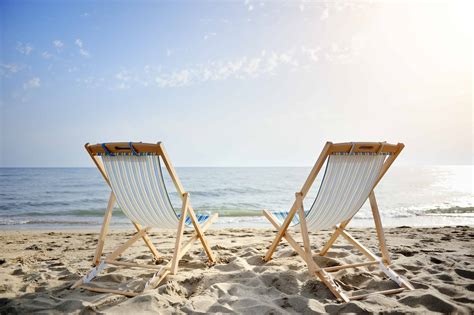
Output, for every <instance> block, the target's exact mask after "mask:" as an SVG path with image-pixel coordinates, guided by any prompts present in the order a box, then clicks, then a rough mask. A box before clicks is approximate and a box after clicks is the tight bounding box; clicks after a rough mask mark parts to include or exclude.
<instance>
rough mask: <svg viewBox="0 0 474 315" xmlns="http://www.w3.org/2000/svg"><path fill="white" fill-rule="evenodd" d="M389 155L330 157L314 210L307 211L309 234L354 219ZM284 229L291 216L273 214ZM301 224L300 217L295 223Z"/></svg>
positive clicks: (296, 216) (294, 219) (293, 221)
mask: <svg viewBox="0 0 474 315" xmlns="http://www.w3.org/2000/svg"><path fill="white" fill-rule="evenodd" d="M386 156H387V154H386V153H383V154H377V153H370V154H369V153H352V154H332V155H330V156H329V158H328V161H327V165H326V171H325V174H324V178H323V180H322V183H321V186H320V188H319V192H318V195H317V197H316V199H315V201H314V203H313V205H312V206H311V208H310V210H308V211H305V217H306V222H307V223H306V224H307V227H308V230H309V231H319V230H324V229H330V228H332V227H334V226H335V225H336V224H338V223H340V222H343V221H345V220H348V219H350V218H352V216H354V215H355V214H356V213H357V211H359V209H360V208H361V207H362V205H363V204H364V202H365V201H366V200H367V198H368V196H369V194H370V192H371V191H372V189H373V187H374V185H375V183H376V181H377V179H378V177H379V175H380V172H381V169H382V166H383V163H384V161H385V158H386ZM272 214H273V215H274V216H275V218H276V219H277V220H278V221H279V224H280V225H281V224H282V223H283V221H284V220H285V219H286V217H287V216H288V212H285V211H276V212H272ZM292 224H293V225H295V226H296V225H298V224H299V217H298V215H295V216H294V217H293V219H292Z"/></svg>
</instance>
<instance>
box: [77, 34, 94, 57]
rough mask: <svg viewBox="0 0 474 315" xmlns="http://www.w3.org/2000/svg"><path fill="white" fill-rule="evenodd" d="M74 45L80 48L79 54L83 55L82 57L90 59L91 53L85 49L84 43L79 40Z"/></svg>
mask: <svg viewBox="0 0 474 315" xmlns="http://www.w3.org/2000/svg"><path fill="white" fill-rule="evenodd" d="M74 43H75V44H76V46H77V47H79V54H81V56H83V57H90V53H89V51H87V50H86V49H84V43H83V42H82V40H80V39H79V38H78V39H76V41H75V42H74Z"/></svg>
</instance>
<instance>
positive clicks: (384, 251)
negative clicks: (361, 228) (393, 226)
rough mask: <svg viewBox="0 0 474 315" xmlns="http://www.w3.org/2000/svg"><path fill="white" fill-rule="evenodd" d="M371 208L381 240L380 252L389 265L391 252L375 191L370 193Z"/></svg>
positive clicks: (378, 236)
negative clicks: (389, 251) (386, 240)
mask: <svg viewBox="0 0 474 315" xmlns="http://www.w3.org/2000/svg"><path fill="white" fill-rule="evenodd" d="M369 201H370V208H371V209H372V215H373V217H374V223H375V229H376V231H377V238H378V240H379V246H380V252H381V253H382V257H383V260H384V262H385V263H386V264H387V265H389V264H390V263H391V261H390V254H389V253H388V249H387V244H386V242H385V234H384V231H383V227H382V220H381V218H380V213H379V208H378V206H377V200H376V199H375V193H374V191H372V192H371V193H370V195H369Z"/></svg>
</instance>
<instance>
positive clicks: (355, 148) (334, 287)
mask: <svg viewBox="0 0 474 315" xmlns="http://www.w3.org/2000/svg"><path fill="white" fill-rule="evenodd" d="M403 148H404V145H403V144H402V143H398V144H388V143H385V142H352V143H335V144H333V143H332V142H327V143H326V145H325V146H324V148H323V150H322V152H321V154H320V156H319V158H318V160H317V161H316V163H315V165H314V166H313V168H312V170H311V172H310V174H309V176H308V178H307V179H306V181H305V183H304V184H303V187H302V189H301V190H300V191H299V192H297V193H296V194H295V196H296V197H295V201H294V203H293V206H292V207H291V209H290V211H289V213H288V216H287V217H286V219H285V220H284V222H283V223H282V224H281V225H280V224H278V221H277V220H276V218H275V217H274V216H273V215H272V214H271V212H269V211H267V210H263V213H264V215H265V217H266V218H267V219H268V220H269V221H270V223H271V224H272V225H273V226H274V227H275V228H276V229H277V235H276V236H275V239H274V240H273V242H272V244H271V245H270V247H269V249H268V251H267V253H266V255H265V257H264V258H263V259H264V261H269V260H270V259H271V258H272V255H273V253H274V252H275V250H276V248H277V246H278V244H279V243H280V241H281V240H282V238H284V239H285V240H287V241H288V243H289V244H290V245H291V246H292V247H293V249H294V250H295V251H296V252H297V253H298V255H299V256H301V258H302V259H303V260H304V261H305V262H306V264H307V266H308V270H309V273H310V274H311V275H316V276H317V277H318V278H319V279H320V280H321V281H322V282H323V283H324V284H325V285H326V286H327V287H328V288H329V290H330V291H331V292H332V293H333V294H334V295H335V296H336V298H337V299H339V300H341V301H343V302H349V301H350V300H359V299H363V298H365V297H367V296H368V295H370V294H375V293H379V294H385V295H388V294H395V293H399V292H402V291H404V290H413V289H414V287H413V286H412V285H411V284H410V283H409V282H408V281H407V280H405V279H402V278H401V277H400V276H398V275H397V274H396V273H395V272H394V271H393V270H392V269H390V267H389V265H390V263H391V261H390V256H389V254H388V250H387V245H386V242H385V236H384V231H383V227H382V221H381V219H380V214H379V210H378V206H377V201H376V198H375V193H374V191H373V190H374V188H375V186H376V185H377V184H378V183H379V181H380V180H381V179H382V177H383V176H384V175H385V173H386V172H387V170H388V169H389V167H390V166H391V165H392V163H393V162H394V161H395V159H396V158H397V157H398V155H399V154H400V152H401V151H402V150H403ZM333 153H389V154H390V155H389V157H388V158H387V159H386V160H385V162H384V164H383V166H382V169H381V171H380V174H379V176H378V178H377V180H376V181H375V184H374V187H373V188H372V191H371V193H370V194H369V196H368V199H369V202H370V206H371V209H372V215H373V218H374V223H375V229H376V232H377V238H378V241H379V247H380V251H381V256H382V258H381V259H380V258H379V257H378V256H376V255H375V254H374V253H372V252H371V251H370V250H369V249H368V248H367V247H365V246H364V245H362V244H361V243H360V242H359V241H357V240H356V239H355V238H354V237H353V236H352V235H350V234H349V233H348V232H347V231H346V230H345V229H346V227H347V225H348V224H349V222H350V221H351V219H352V218H350V219H348V220H346V221H343V222H341V223H340V224H339V225H338V226H335V227H334V230H335V231H334V233H333V234H332V236H331V238H330V239H329V240H328V242H327V243H326V244H325V245H324V246H323V248H322V249H321V251H320V252H319V253H318V254H319V255H320V256H324V255H326V253H327V252H328V251H329V249H330V248H331V247H332V245H333V244H334V242H335V241H336V240H337V238H338V237H339V236H341V235H342V236H343V237H344V238H345V239H346V240H347V241H348V242H349V243H351V244H352V245H353V246H355V247H356V248H357V249H358V250H359V251H360V252H362V254H363V255H365V256H366V257H367V258H368V259H369V261H367V262H362V263H354V264H346V265H340V266H335V267H326V268H321V267H320V266H319V265H318V264H317V263H316V262H315V261H314V259H313V254H312V250H311V244H310V240H309V234H308V229H307V226H306V218H305V214H304V209H303V200H304V198H305V197H306V195H307V194H308V192H309V190H310V188H311V186H312V185H313V183H314V180H315V179H316V176H317V175H318V173H319V171H320V170H321V168H322V167H323V164H324V162H325V161H326V159H327V158H328V157H329V155H331V154H333ZM297 212H298V217H299V222H300V229H301V235H302V238H303V245H304V246H303V248H301V246H300V245H299V244H298V243H297V242H296V241H295V239H294V238H293V237H292V236H291V235H290V233H289V232H288V228H289V226H290V224H291V222H292V220H293V218H294V216H295V215H296V213H297ZM376 264H379V266H380V268H381V270H382V271H383V272H384V273H385V274H386V275H387V276H388V277H389V278H390V279H392V280H393V281H395V282H396V283H397V284H398V285H399V286H400V288H397V289H390V290H384V291H378V292H371V293H369V294H359V295H348V294H347V292H345V291H344V290H343V289H342V288H341V287H340V286H339V285H338V284H337V283H336V281H335V279H334V278H333V277H332V275H331V274H330V272H335V271H338V270H341V269H346V268H358V267H363V266H369V265H376ZM354 293H357V292H354Z"/></svg>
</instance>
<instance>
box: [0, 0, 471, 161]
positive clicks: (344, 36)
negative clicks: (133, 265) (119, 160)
mask: <svg viewBox="0 0 474 315" xmlns="http://www.w3.org/2000/svg"><path fill="white" fill-rule="evenodd" d="M472 9H473V5H472V4H471V3H470V2H469V1H357V2H355V1H351V2H344V1H329V2H325V1H297V0H293V1H248V0H245V1H220V2H219V1H173V2H172V1H81V2H79V1H28V2H27V1H1V2H0V10H1V13H0V14H1V15H0V27H1V35H0V36H1V37H0V44H1V47H0V49H1V58H0V80H1V94H0V166H3V167H17V166H21V167H43V166H44V167H75V166H81V167H82V166H93V165H92V163H91V161H90V158H89V156H88V155H87V154H86V152H85V150H84V147H83V145H84V144H85V143H86V142H90V143H102V142H110V141H143V142H158V141H162V142H163V143H164V145H165V147H166V149H167V151H168V154H169V155H170V157H171V159H172V161H173V162H174V164H175V166H309V165H312V164H313V163H314V162H315V160H316V158H317V156H318V155H319V153H320V151H321V149H322V147H323V145H324V143H325V142H326V141H332V142H350V141H388V142H391V143H397V142H403V143H405V145H406V148H405V150H404V152H403V153H402V154H401V156H400V158H399V162H398V163H399V164H406V165H420V164H428V165H433V164H449V165H452V164H473V162H474V153H473V146H474V139H473V134H474V130H473V106H472V89H473V84H472V71H473V66H472V38H473V30H474V27H473V25H472V19H471V16H470V13H472V12H473V10H472Z"/></svg>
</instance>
